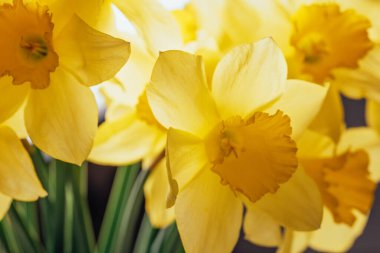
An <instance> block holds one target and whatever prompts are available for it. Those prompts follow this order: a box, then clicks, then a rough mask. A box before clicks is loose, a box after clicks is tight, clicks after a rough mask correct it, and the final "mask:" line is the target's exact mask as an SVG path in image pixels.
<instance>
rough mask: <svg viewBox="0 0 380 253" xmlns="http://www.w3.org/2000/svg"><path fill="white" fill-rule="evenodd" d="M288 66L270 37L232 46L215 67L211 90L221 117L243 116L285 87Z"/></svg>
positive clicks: (281, 91)
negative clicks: (253, 42)
mask: <svg viewBox="0 0 380 253" xmlns="http://www.w3.org/2000/svg"><path fill="white" fill-rule="evenodd" d="M286 75H287V69H286V62H285V58H284V56H283V55H282V53H281V50H280V49H279V48H278V46H277V45H276V44H275V43H274V42H273V40H272V39H269V38H267V39H263V40H260V41H259V42H257V43H255V44H249V45H242V46H238V47H236V48H234V49H232V50H231V51H230V52H229V53H228V54H227V55H225V56H224V58H223V59H222V60H221V61H220V62H219V64H218V65H217V67H216V70H215V73H214V76H213V80H212V81H213V82H212V94H213V97H214V98H215V101H216V104H217V106H218V108H219V111H220V113H221V114H222V116H223V118H227V117H230V116H236V115H239V116H242V117H246V116H248V115H249V114H251V113H252V112H253V111H254V110H255V109H257V108H259V107H263V106H264V105H266V104H267V103H269V102H272V101H273V100H275V99H276V98H278V97H279V96H280V95H281V94H282V93H283V92H284V91H285V81H286Z"/></svg>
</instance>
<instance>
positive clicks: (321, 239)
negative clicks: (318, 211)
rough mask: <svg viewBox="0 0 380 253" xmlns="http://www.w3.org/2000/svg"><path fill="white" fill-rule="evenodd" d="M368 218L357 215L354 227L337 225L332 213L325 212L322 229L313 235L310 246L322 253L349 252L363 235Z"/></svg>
mask: <svg viewBox="0 0 380 253" xmlns="http://www.w3.org/2000/svg"><path fill="white" fill-rule="evenodd" d="M367 218H368V217H367V216H366V215H362V214H359V213H357V214H356V222H355V224H354V226H353V227H349V226H347V225H345V224H336V223H335V222H334V219H333V217H332V215H331V213H330V212H329V211H328V210H325V211H324V215H323V222H322V224H321V228H320V229H319V230H317V231H316V232H314V233H313V235H312V237H311V242H310V246H311V247H312V248H313V249H315V250H318V251H320V252H347V251H348V250H349V249H350V248H351V247H352V245H353V244H354V242H355V240H356V239H357V238H358V237H359V236H360V235H361V234H362V232H363V230H364V228H365V225H366V223H367Z"/></svg>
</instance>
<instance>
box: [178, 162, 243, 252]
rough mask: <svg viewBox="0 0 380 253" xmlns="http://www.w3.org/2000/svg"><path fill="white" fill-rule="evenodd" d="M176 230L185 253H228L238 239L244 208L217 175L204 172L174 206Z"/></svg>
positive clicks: (180, 193)
mask: <svg viewBox="0 0 380 253" xmlns="http://www.w3.org/2000/svg"><path fill="white" fill-rule="evenodd" d="M175 215H176V221H177V226H178V231H179V234H180V236H181V239H182V242H183V246H184V248H185V250H186V252H189V253H195V252H218V253H224V252H225V253H228V252H231V251H232V250H233V248H234V246H235V244H236V243H237V240H238V238H239V231H240V227H241V223H242V216H243V206H242V204H241V202H240V200H239V199H238V198H237V196H235V195H234V194H233V192H232V191H231V190H230V189H229V187H228V186H223V185H222V184H221V183H220V179H219V178H218V176H217V175H216V174H214V173H213V172H211V171H210V170H208V169H205V170H203V171H202V172H201V173H200V174H199V175H198V176H197V177H196V178H194V179H193V180H192V181H191V182H190V183H189V184H188V185H187V187H186V188H185V189H183V191H180V192H179V194H178V197H177V202H176V205H175Z"/></svg>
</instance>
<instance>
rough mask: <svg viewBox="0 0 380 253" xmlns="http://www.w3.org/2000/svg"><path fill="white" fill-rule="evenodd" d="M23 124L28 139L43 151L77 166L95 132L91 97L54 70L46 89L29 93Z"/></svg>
mask: <svg viewBox="0 0 380 253" xmlns="http://www.w3.org/2000/svg"><path fill="white" fill-rule="evenodd" d="M25 123H26V128H27V130H28V133H29V135H30V137H31V139H32V140H33V142H34V143H35V144H36V145H37V146H38V147H39V148H41V149H42V150H43V151H44V152H46V153H47V154H49V155H51V156H53V157H54V158H57V159H60V160H63V161H65V162H70V163H74V164H78V165H80V164H81V163H82V162H83V161H84V160H85V159H86V158H87V156H88V154H89V153H90V150H91V147H92V142H93V138H94V136H95V132H96V129H97V124H98V111H97V105H96V101H95V98H94V95H93V94H92V92H91V90H90V89H89V88H87V87H85V86H83V85H81V84H80V83H78V81H77V80H76V79H75V78H74V77H73V76H71V75H70V74H68V73H66V72H65V71H64V70H62V69H60V68H58V69H57V70H56V71H55V72H54V74H52V75H51V85H50V86H49V87H48V88H47V89H44V90H32V92H31V93H30V97H29V101H28V104H27V106H26V109H25Z"/></svg>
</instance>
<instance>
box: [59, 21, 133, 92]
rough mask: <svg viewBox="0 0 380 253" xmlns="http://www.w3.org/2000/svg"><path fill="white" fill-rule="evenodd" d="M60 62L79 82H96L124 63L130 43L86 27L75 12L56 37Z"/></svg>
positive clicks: (115, 70)
mask: <svg viewBox="0 0 380 253" xmlns="http://www.w3.org/2000/svg"><path fill="white" fill-rule="evenodd" d="M55 48H56V51H57V53H58V55H59V60H60V64H61V65H62V66H64V67H65V68H66V69H67V70H69V71H70V72H71V73H72V74H73V75H75V76H76V77H77V78H78V79H79V80H80V82H81V83H82V84H85V85H94V84H99V83H101V82H103V81H106V80H108V79H110V78H112V77H113V76H114V75H115V74H116V73H117V72H118V71H119V70H120V69H121V67H123V66H124V64H125V63H126V61H127V60H128V57H129V54H130V45H129V43H128V42H126V41H123V40H121V39H117V38H114V37H111V36H109V35H107V34H104V33H101V32H99V31H97V30H95V29H93V28H91V27H90V26H88V25H87V24H86V23H85V22H84V21H83V20H81V19H80V18H79V17H78V16H76V15H74V16H73V17H72V18H71V20H70V22H69V23H67V25H66V26H65V27H64V28H63V30H62V32H61V33H60V35H59V36H58V37H57V38H56V39H55Z"/></svg>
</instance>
